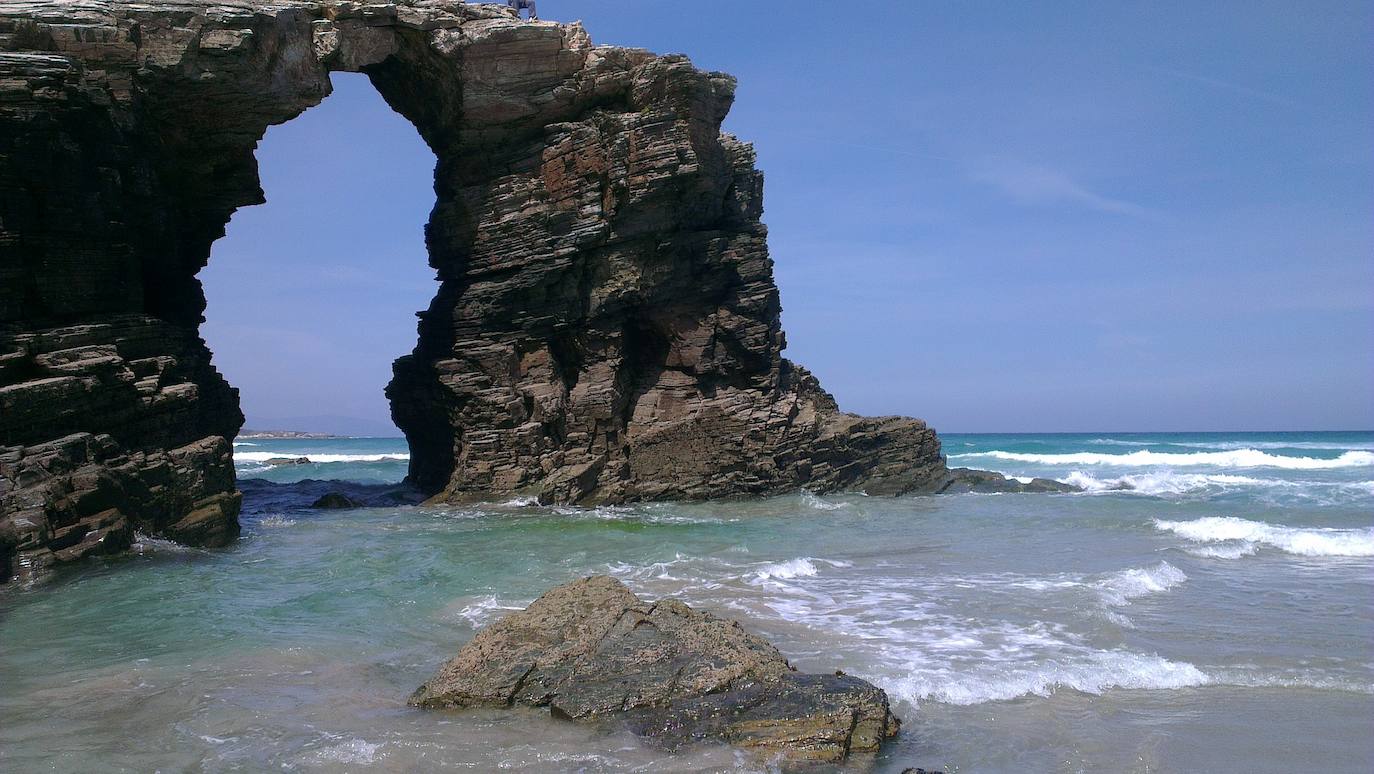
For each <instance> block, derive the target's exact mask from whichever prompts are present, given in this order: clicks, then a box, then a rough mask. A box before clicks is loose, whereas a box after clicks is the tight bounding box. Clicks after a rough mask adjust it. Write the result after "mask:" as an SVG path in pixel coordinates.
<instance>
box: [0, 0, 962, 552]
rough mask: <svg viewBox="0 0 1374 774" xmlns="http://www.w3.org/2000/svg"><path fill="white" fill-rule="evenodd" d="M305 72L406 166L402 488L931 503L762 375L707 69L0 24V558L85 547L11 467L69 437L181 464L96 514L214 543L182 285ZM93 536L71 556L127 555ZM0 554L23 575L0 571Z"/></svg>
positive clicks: (789, 371) (308, 15)
mask: <svg viewBox="0 0 1374 774" xmlns="http://www.w3.org/2000/svg"><path fill="white" fill-rule="evenodd" d="M330 71H361V72H364V73H366V74H367V75H368V76H369V77H370V78H371V80H372V82H373V84H374V85H375V86H376V87H377V89H378V90H379V91H380V92H381V94H382V96H383V97H384V98H385V99H386V100H387V102H388V103H389V104H390V105H391V106H392V107H393V108H394V109H395V110H397V111H398V112H399V113H401V114H402V115H404V116H406V117H407V118H408V119H409V120H410V121H411V122H412V123H414V125H415V126H416V128H417V129H418V130H419V132H420V134H421V136H423V137H424V139H425V140H426V142H427V143H428V144H429V146H430V148H431V149H433V151H434V153H435V156H436V157H437V167H436V170H435V191H436V197H437V203H436V205H435V208H434V210H433V213H432V216H431V219H430V223H429V225H428V227H427V232H426V234H427V243H428V247H429V261H430V264H431V265H432V266H433V267H434V268H435V269H436V270H437V273H438V278H439V280H440V286H439V290H438V293H437V295H436V297H435V299H434V301H433V303H432V304H431V305H430V308H429V309H428V310H427V311H425V312H423V313H421V316H420V317H421V319H420V325H419V343H418V345H417V346H416V348H415V350H414V352H413V353H412V354H410V355H408V356H406V357H403V358H401V359H400V360H398V361H397V362H396V365H395V378H394V379H393V381H392V383H391V385H390V387H389V388H388V390H387V392H388V395H389V396H390V398H391V401H392V410H393V415H394V417H395V419H396V421H397V423H398V424H399V425H400V427H401V428H402V429H403V430H404V431H405V433H406V436H407V438H408V439H409V441H410V444H411V451H412V462H411V478H412V481H413V482H414V483H415V484H416V485H418V486H419V487H420V488H422V489H423V490H425V491H427V492H428V493H430V494H437V495H439V496H441V497H442V498H446V499H460V498H468V497H478V496H490V495H492V494H500V493H509V492H521V493H530V494H535V495H537V496H538V497H539V498H540V499H541V500H543V501H546V502H606V501H629V500H643V499H656V498H703V497H714V496H724V495H735V494H764V493H771V492H779V491H784V490H788V489H793V488H796V487H800V486H806V487H810V488H812V489H814V490H817V491H831V490H836V489H863V490H866V491H868V492H870V493H875V494H876V493H900V492H906V491H928V490H931V489H933V488H935V487H936V486H938V484H939V482H940V480H941V479H942V477H943V475H944V462H943V459H942V458H941V456H940V452H939V442H938V439H937V438H936V436H935V434H934V433H933V432H932V431H930V430H929V429H927V428H926V427H925V426H924V425H923V424H922V423H920V422H919V421H916V420H911V419H901V418H884V419H866V418H861V417H856V416H852V415H848V414H843V413H841V412H840V411H839V410H838V408H837V407H836V405H835V402H834V400H833V399H832V398H831V397H830V396H829V395H828V394H826V393H825V392H824V391H823V390H822V389H821V388H820V386H819V385H818V384H817V382H816V381H815V379H814V378H812V377H811V376H810V375H809V374H807V373H806V372H805V371H804V370H803V369H801V368H799V367H797V366H794V365H792V364H791V363H789V362H788V361H786V360H784V359H783V358H782V357H781V351H782V349H783V345H784V338H783V333H782V329H781V326H780V322H779V315H780V309H781V307H780V303H779V299H778V292H777V288H776V286H775V285H774V282H773V274H772V263H771V261H770V259H769V257H768V252H767V246H766V239H765V237H766V231H765V229H764V227H763V226H762V225H761V224H760V222H759V219H760V215H761V212H762V176H761V175H760V173H759V172H758V171H757V170H755V168H754V155H753V152H752V149H751V148H750V147H749V146H747V145H745V144H743V143H740V142H739V141H737V140H735V139H734V138H732V137H729V136H727V135H722V134H721V133H720V125H721V121H722V120H723V118H724V117H725V114H726V112H727V111H728V110H729V108H730V104H731V101H732V99H733V95H734V81H733V79H731V78H730V77H729V76H726V75H723V74H720V73H707V72H701V71H699V70H696V69H695V68H693V67H692V65H691V63H690V62H689V61H688V60H687V59H685V58H684V57H681V56H655V55H652V54H649V53H647V52H644V51H639V50H632V49H622V48H609V47H597V46H593V45H592V44H591V42H590V40H589V39H588V37H587V34H586V33H585V31H584V30H583V29H582V27H581V26H580V25H578V24H568V25H560V24H554V23H551V22H522V21H519V20H518V19H516V18H515V16H514V14H513V13H512V12H511V11H510V10H509V9H507V8H505V7H504V6H491V5H465V4H463V3H460V2H457V1H456V0H414V1H413V2H378V3H356V2H339V1H319V2H305V1H292V0H282V1H280V2H264V3H249V2H242V1H241V0H237V1H236V0H222V1H221V2H203V1H196V0H157V1H154V2H139V3H130V2H106V1H102V0H81V1H79V2H55V1H44V0H20V1H18V2H16V1H13V0H11V1H9V2H6V3H4V4H0V408H3V411H0V448H2V449H3V451H0V457H3V459H5V460H10V462H6V463H5V464H6V466H7V467H6V468H5V469H4V471H5V472H3V474H2V475H3V478H0V563H9V564H11V565H13V564H15V561H18V559H23V561H20V562H19V564H24V565H25V566H28V565H30V564H33V562H34V561H37V559H38V558H39V557H40V555H44V556H46V555H49V554H50V555H52V556H58V553H59V552H61V551H65V550H66V549H64V548H60V546H62V545H65V544H66V543H68V542H70V541H71V540H72V537H71V535H72V534H75V532H79V531H80V530H81V529H86V530H87V532H86V533H84V534H89V535H92V536H94V535H96V534H97V533H100V531H101V530H105V529H106V527H104V526H101V525H102V524H105V522H106V521H107V519H106V517H101V518H95V517H96V513H94V512H92V513H86V511H85V510H80V509H78V510H80V514H81V515H80V516H79V517H77V516H76V515H74V514H76V513H77V512H76V511H70V512H69V511H63V510H62V506H59V505H57V504H55V501H54V500H53V499H52V497H53V496H51V491H53V490H52V488H51V486H50V484H48V483H42V481H47V479H42V477H41V476H39V477H37V478H35V476H36V475H37V474H33V473H24V472H23V471H32V470H35V469H36V468H35V466H36V465H37V466H40V467H41V463H39V462H36V461H35V460H40V459H47V455H50V454H51V452H50V450H48V448H47V446H46V445H48V444H51V443H54V442H57V441H58V440H59V439H64V438H66V437H67V436H69V435H70V434H72V433H88V434H91V435H92V436H98V437H100V438H101V440H100V441H99V444H98V445H99V446H100V448H101V449H102V451H101V453H100V454H97V455H94V456H88V457H85V458H82V459H83V460H84V461H82V462H81V463H80V466H83V467H90V466H94V467H97V468H103V469H105V470H106V471H108V473H109V475H110V476H112V477H114V478H115V479H117V480H118V481H120V482H121V484H120V485H121V486H123V487H125V488H126V489H127V490H129V491H134V490H138V489H139V484H137V481H138V480H144V479H147V480H153V479H156V478H157V475H160V474H156V475H155V474H154V469H155V468H156V466H157V465H158V464H161V463H157V462H151V461H152V460H157V459H160V458H159V456H158V455H159V454H163V455H166V454H169V453H171V452H172V451H173V450H186V449H193V450H195V451H193V452H186V454H193V455H194V458H193V459H192V458H189V457H186V456H185V454H183V455H182V457H179V458H178V459H179V460H180V461H179V462H172V463H168V464H171V465H172V466H173V468H175V480H176V482H177V484H176V485H177V486H179V487H190V489H189V490H187V491H183V492H180V493H178V495H177V496H176V497H170V496H163V495H156V497H155V499H157V498H160V499H157V502H158V503H159V505H158V507H155V508H148V507H145V506H143V505H141V504H140V503H141V502H142V501H141V500H139V501H135V500H131V501H129V502H128V503H127V504H126V505H127V507H128V508H129V509H130V511H131V512H127V513H124V517H125V518H126V519H127V520H128V521H130V522H131V523H132V524H134V526H136V527H139V528H142V529H148V530H151V531H154V532H156V533H158V534H165V535H168V536H170V537H174V538H178V539H187V540H197V541H200V542H208V543H217V542H222V541H224V540H227V539H232V536H233V535H234V534H236V530H237V526H236V508H235V506H234V503H235V502H236V501H235V499H234V494H233V492H234V484H233V476H232V465H231V462H230V459H229V457H228V456H227V455H226V454H223V453H222V451H221V449H222V448H223V445H224V444H225V443H226V442H227V441H228V440H230V439H232V438H233V436H234V434H235V433H236V432H237V431H238V429H239V427H240V426H241V424H242V417H241V415H240V413H239V410H238V405H237V395H236V393H235V391H234V390H233V389H232V388H231V387H229V386H228V385H227V384H225V382H224V380H223V379H222V378H221V377H220V375H219V374H218V373H217V372H216V371H215V369H214V368H213V367H212V365H211V363H210V353H209V351H208V350H207V349H206V347H205V345H204V343H203V342H202V341H201V340H200V338H199V336H198V333H197V329H198V326H199V324H200V322H201V315H202V312H203V310H204V308H205V300H204V296H203V293H202V292H201V288H200V284H199V282H198V280H197V279H196V274H197V272H199V271H200V269H201V268H202V267H204V265H205V263H206V261H207V259H208V256H209V252H210V245H211V243H212V242H213V241H214V240H215V239H217V238H219V237H220V236H222V235H223V233H224V227H225V224H226V223H227V222H228V219H229V217H230V215H231V214H232V213H233V211H234V210H235V209H236V208H238V207H241V206H244V205H249V204H256V203H260V202H261V201H262V200H263V195H262V191H261V188H260V186H259V182H258V176H257V168H256V161H255V160H254V157H253V152H254V149H255V147H256V143H257V141H258V140H259V139H260V138H261V137H262V135H263V133H264V131H265V130H266V128H267V127H268V126H269V125H271V124H275V123H280V122H283V121H286V120H289V119H291V118H292V117H294V116H295V115H297V114H298V113H300V112H301V111H303V110H305V109H307V108H309V107H311V106H312V105H315V104H317V103H318V102H320V101H321V100H322V99H323V98H324V97H325V96H326V95H327V94H328V93H329V90H330V84H329V78H328V74H329V72H330ZM359 152H366V148H365V145H364V146H362V147H360V150H359ZM216 439H218V440H216ZM64 443H65V442H64ZM64 448H65V447H64ZM74 459H75V458H74ZM26 460H27V461H26ZM113 460H125V462H119V463H115V462H113ZM128 460H142V461H143V462H137V463H133V462H128ZM71 464H73V465H75V464H77V463H76V462H75V461H73V462H72V463H71ZM138 465H149V466H152V467H149V468H146V469H144V468H138ZM131 466H132V467H131ZM16 471H19V472H16ZM150 477H151V478H150ZM40 479H41V481H40ZM82 480H83V481H84V480H87V479H82ZM158 480H161V479H158ZM64 486H66V485H64ZM70 486H71V487H74V489H73V493H74V494H77V493H80V492H81V491H84V490H82V489H81V487H82V486H84V484H82V483H80V482H73V483H71V484H70ZM34 487H40V489H41V488H42V487H48V488H46V489H41V491H39V489H35V488H34ZM152 488H153V485H149V489H150V491H151V490H152ZM164 506H165V507H164ZM210 506H213V507H214V508H215V509H216V512H217V513H219V514H220V518H221V519H222V523H221V524H220V527H219V528H217V529H213V530H195V531H182V532H178V531H177V530H175V529H173V528H172V527H171V526H169V525H171V524H175V523H179V521H180V519H179V518H177V514H175V513H174V514H172V515H170V516H169V515H167V514H166V509H167V508H171V509H172V510H176V509H182V510H183V512H182V513H181V514H180V515H181V516H183V517H184V516H186V515H187V514H192V513H199V512H201V511H202V510H203V509H204V508H206V507H210ZM92 507H94V506H92ZM64 514H65V515H64ZM72 518H76V521H75V522H72V523H75V524H79V525H82V526H80V527H78V528H77V529H76V530H75V531H73V532H63V530H64V529H66V526H64V525H67V524H68V522H70V521H71V519H72ZM116 532H117V533H118V534H119V535H124V534H125V533H126V532H127V530H123V529H120V530H114V531H109V532H106V533H104V534H106V535H108V536H109V537H106V538H105V541H106V542H105V543H103V544H102V548H101V550H105V549H104V547H105V546H109V545H115V544H119V543H127V538H124V537H120V538H118V539H115V538H114V537H113V536H114V535H115V534H116ZM59 533H62V535H64V537H59ZM6 535H9V536H10V537H5V536H6ZM16 536H17V537H16ZM92 540H94V537H93V538H92ZM83 544H84V543H82V542H80V541H79V542H78V545H83ZM13 545H21V546H23V548H20V549H17V550H19V551H20V552H21V553H23V554H24V556H25V557H28V558H27V559H24V558H23V557H19V558H18V559H15V560H14V561H11V560H10V559H7V558H6V557H9V556H10V554H11V553H12V551H14V550H16V549H11V548H5V546H13ZM45 552H46V553H45ZM62 556H63V557H65V556H67V554H62Z"/></svg>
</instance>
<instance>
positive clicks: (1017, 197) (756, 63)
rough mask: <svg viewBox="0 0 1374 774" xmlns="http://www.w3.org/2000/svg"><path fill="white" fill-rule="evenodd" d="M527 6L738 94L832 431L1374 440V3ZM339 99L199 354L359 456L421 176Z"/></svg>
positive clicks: (786, 288) (212, 287)
mask: <svg viewBox="0 0 1374 774" xmlns="http://www.w3.org/2000/svg"><path fill="white" fill-rule="evenodd" d="M540 5H541V10H542V11H543V12H544V15H545V17H547V18H552V19H559V20H571V19H582V20H584V21H585V23H586V25H587V27H588V29H589V31H590V32H591V34H592V37H593V39H594V40H596V41H597V42H598V43H606V44H617V45H629V46H640V47H645V48H649V49H652V50H655V51H659V52H665V53H666V52H683V53H687V54H689V55H690V56H691V57H692V59H693V61H694V62H696V64H697V65H698V66H699V67H703V68H706V69H715V70H725V71H728V72H731V73H733V74H735V75H736V76H737V77H738V78H739V81H740V87H739V93H738V98H737V100H736V103H735V108H734V110H733V112H732V113H731V116H730V118H729V119H728V120H727V122H726V130H727V131H730V132H733V133H735V134H737V135H739V136H740V137H742V138H744V139H746V140H749V141H751V142H753V143H754V144H755V146H756V147H757V149H758V152H759V164H760V166H761V168H762V169H763V170H764V172H765V174H766V176H767V188H766V198H765V205H766V212H765V215H764V220H765V222H766V223H767V224H768V226H769V228H770V232H771V237H770V243H771V246H772V253H773V258H774V260H775V262H776V274H777V279H778V284H779V286H780V287H781V289H782V299H783V306H784V318H783V321H784V325H785V326H786V328H787V332H788V341H789V343H790V346H789V349H788V351H787V355H788V357H790V358H791V359H793V360H795V361H797V362H799V363H802V364H804V365H806V366H807V367H808V368H810V369H811V370H813V371H814V372H815V373H816V374H817V375H818V376H819V377H820V378H821V380H822V383H823V384H825V386H826V387H827V388H828V389H830V390H831V391H832V392H833V393H834V394H835V395H836V397H837V398H838V399H839V400H840V403H841V405H842V406H843V407H844V408H846V409H848V410H851V411H857V412H861V413H868V414H889V413H891V414H910V415H915V416H920V417H924V418H925V419H927V420H928V421H929V422H930V423H931V424H932V425H933V426H935V427H936V428H938V429H941V430H945V431H949V432H984V431H988V432H995V431H1001V432H1012V431H1031V432H1036V431H1093V430H1173V429H1177V430H1231V429H1234V430H1245V429H1254V430H1282V429H1356V428H1374V129H1371V127H1374V45H1371V30H1374V4H1371V3H1369V2H1362V3H1347V2H1314V3H1304V4H1294V3H1291V2H1285V3H1279V2H1254V1H1251V2H1213V3H1206V4H1198V3H1182V2H1152V3H1111V4H1106V3H1078V2H1027V3H1019V4H1010V3H1001V2H981V1H977V2H960V3H955V2H892V3H887V4H875V3H834V2H825V3H811V2H800V3H797V2H792V3H775V4H773V3H739V2H725V1H724V0H698V1H697V2H691V3H683V2H645V3H625V2H623V0H621V1H619V2H611V1H610V0H582V1H580V2H578V1H574V0H568V1H567V2H554V1H553V0H544V1H543V2H541V3H540ZM334 82H335V87H336V91H335V94H334V95H333V96H332V97H330V98H329V99H328V100H326V102H325V103H324V104H323V105H321V106H319V107H317V108H315V109H313V110H311V111H309V112H307V113H306V114H305V115H303V116H301V117H300V118H298V119H296V120H295V121H292V122H290V123H288V124H285V125H282V126H278V127H274V128H272V129H271V130H269V132H268V134H267V136H266V138H265V139H264V141H263V143H262V145H261V147H260V150H259V154H258V158H259V161H260V164H261V169H262V178H263V186H264V189H265V190H266V192H267V198H268V204H266V205H264V206H260V207H254V208H248V209H244V210H241V211H239V212H238V213H237V214H236V215H235V216H234V220H233V222H232V223H231V224H230V226H229V233H228V236H227V237H226V238H225V239H223V240H221V241H220V242H219V243H217V244H216V246H215V248H214V252H213V255H212V258H211V262H210V266H209V267H208V268H207V269H206V270H205V271H204V272H203V273H202V275H201V277H202V279H203V280H204V282H205V285H206V292H207V296H208V297H209V301H210V305H209V309H208V311H207V313H206V315H207V318H208V320H207V323H206V325H205V328H204V332H205V336H206V338H207V340H208V341H209V342H210V345H211V348H212V349H213V350H214V351H215V352H216V358H217V362H218V364H219V366H220V368H221V370H222V371H224V372H225V374H226V375H227V376H228V377H229V379H230V380H231V381H232V382H233V383H234V384H236V385H237V386H239V387H240V388H241V390H242V394H243V403H244V409H245V412H246V413H248V414H249V416H250V419H251V420H253V421H255V422H258V423H262V422H272V421H278V420H296V423H297V424H300V423H306V424H312V425H315V427H314V428H308V429H332V430H336V431H344V432H358V431H360V430H364V429H366V428H376V427H386V426H387V425H388V424H389V422H388V419H387V417H388V410H387V405H386V401H385V399H384V397H383V396H382V388H383V386H384V385H385V384H386V382H387V380H388V379H389V377H390V363H391V360H392V359H394V358H395V357H396V356H398V355H400V354H403V353H405V352H408V351H409V350H410V348H411V347H412V346H413V344H414V336H415V320H414V316H413V313H414V312H415V311H416V310H418V309H421V308H423V307H425V306H426V305H427V304H428V301H429V298H430V296H431V295H432V294H433V292H434V289H435V288H436V285H435V284H434V282H433V279H432V277H433V273H432V271H431V270H430V269H429V268H428V266H427V265H426V263H425V255H424V246H423V239H422V236H421V227H422V224H423V223H424V221H425V219H426V218H427V217H428V213H429V210H430V207H431V206H432V205H433V192H432V187H431V186H432V177H431V174H432V168H433V157H432V155H430V153H429V151H428V150H427V149H426V148H425V146H424V144H423V143H422V142H421V141H420V139H419V137H418V136H417V135H416V133H415V131H414V129H413V128H411V127H410V126H409V124H407V123H406V121H405V120H404V119H402V118H401V117H399V116H397V115H395V114H393V113H391V112H390V110H389V109H388V108H387V107H386V105H385V104H384V103H383V102H382V101H381V99H380V97H378V96H377V95H376V94H375V92H373V91H372V90H371V87H370V86H369V85H368V84H367V81H366V79H365V78H363V77H362V76H356V75H336V76H335V77H334ZM325 417H350V418H355V419H356V420H358V421H357V422H345V421H343V420H340V419H326V418H325ZM306 418H317V419H306ZM302 429H307V428H302Z"/></svg>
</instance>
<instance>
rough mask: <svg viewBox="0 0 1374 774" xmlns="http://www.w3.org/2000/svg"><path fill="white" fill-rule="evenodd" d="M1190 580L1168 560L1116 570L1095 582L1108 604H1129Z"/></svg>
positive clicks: (1095, 586)
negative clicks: (1151, 565)
mask: <svg viewBox="0 0 1374 774" xmlns="http://www.w3.org/2000/svg"><path fill="white" fill-rule="evenodd" d="M1186 580H1188V576H1187V575H1184V574H1183V571H1182V570H1180V569H1178V568H1177V567H1175V566H1173V565H1172V564H1169V563H1168V562H1160V563H1159V564H1157V565H1154V566H1153V567H1138V568H1132V569H1129V570H1122V571H1120V572H1114V573H1111V574H1110V575H1108V576H1106V577H1105V578H1103V579H1102V580H1100V581H1097V582H1096V583H1094V584H1093V588H1095V589H1096V590H1097V592H1098V593H1099V594H1100V595H1101V596H1102V600H1103V601H1104V602H1106V603H1107V604H1108V605H1113V606H1119V605H1128V604H1130V602H1131V600H1133V599H1137V598H1139V597H1143V596H1146V595H1149V594H1156V593H1158V592H1161V591H1168V590H1169V589H1171V588H1173V587H1174V586H1177V585H1178V584H1180V583H1183V582H1184V581H1186Z"/></svg>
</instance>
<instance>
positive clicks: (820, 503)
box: [801, 489, 849, 511]
mask: <svg viewBox="0 0 1374 774" xmlns="http://www.w3.org/2000/svg"><path fill="white" fill-rule="evenodd" d="M801 500H802V502H803V503H805V504H806V507H808V508H815V509H816V510H818V511H838V510H840V509H841V508H845V507H848V505H849V504H848V503H833V502H830V501H829V500H825V499H822V498H821V497H820V496H819V495H817V494H814V493H812V492H808V491H806V490H805V489H803V490H802V493H801Z"/></svg>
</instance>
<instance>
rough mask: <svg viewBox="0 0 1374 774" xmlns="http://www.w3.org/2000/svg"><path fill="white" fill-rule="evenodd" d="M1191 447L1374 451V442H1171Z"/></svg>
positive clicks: (1174, 444)
mask: <svg viewBox="0 0 1374 774" xmlns="http://www.w3.org/2000/svg"><path fill="white" fill-rule="evenodd" d="M1170 445H1172V446H1183V447H1187V448H1190V449H1310V450H1313V451H1361V450H1363V451H1374V443H1367V442H1359V441H1356V442H1354V443H1343V442H1340V441H1206V442H1197V443H1171V444H1170Z"/></svg>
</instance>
